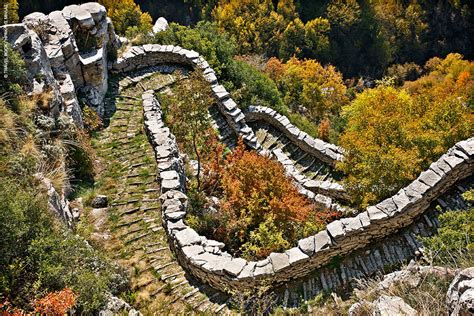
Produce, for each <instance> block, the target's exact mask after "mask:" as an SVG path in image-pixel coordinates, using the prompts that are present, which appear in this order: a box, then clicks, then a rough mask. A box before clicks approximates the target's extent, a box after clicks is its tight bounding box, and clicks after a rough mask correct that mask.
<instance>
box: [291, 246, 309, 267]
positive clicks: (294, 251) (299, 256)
mask: <svg viewBox="0 0 474 316" xmlns="http://www.w3.org/2000/svg"><path fill="white" fill-rule="evenodd" d="M285 254H286V255H287V256H288V262H289V263H290V265H293V264H296V263H300V262H302V261H305V260H308V259H309V256H308V255H306V254H305V253H304V252H303V251H301V249H300V248H298V247H293V248H291V249H288V250H287V251H285Z"/></svg>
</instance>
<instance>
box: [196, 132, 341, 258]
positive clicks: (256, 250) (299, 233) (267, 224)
mask: <svg viewBox="0 0 474 316" xmlns="http://www.w3.org/2000/svg"><path fill="white" fill-rule="evenodd" d="M204 160H205V161H206V163H205V164H204V177H203V178H204V179H203V180H204V181H203V189H204V191H205V192H206V193H207V195H208V196H216V195H217V196H220V197H221V199H220V207H219V210H218V211H217V212H215V213H214V214H212V216H211V217H207V219H206V217H205V216H201V217H200V218H199V216H197V219H196V218H195V217H194V218H193V220H192V221H191V222H193V221H196V220H197V221H198V222H199V221H201V222H200V223H199V224H197V225H192V226H194V227H195V228H196V229H197V230H198V231H200V232H201V233H203V232H204V233H205V234H207V235H212V236H211V237H212V238H215V239H217V240H220V241H223V242H224V243H225V244H226V245H227V247H228V248H229V249H228V250H229V251H231V252H233V253H234V254H236V255H242V256H244V257H246V258H249V259H251V258H252V259H255V258H262V257H266V256H267V255H269V254H270V253H271V252H276V251H283V250H285V249H287V248H288V247H290V246H291V245H292V244H293V243H294V242H295V241H296V240H298V239H299V238H302V237H304V236H308V235H309V234H312V233H315V232H317V231H319V230H321V229H322V228H324V225H325V223H327V222H329V221H331V220H333V219H334V218H337V217H338V216H340V214H336V213H331V212H330V211H319V210H315V208H314V205H313V204H312V203H311V202H310V201H309V200H308V199H307V198H306V197H304V196H303V195H301V194H300V193H299V192H298V190H297V188H296V187H295V186H294V185H293V183H292V180H291V179H290V178H288V176H286V174H285V170H284V168H283V166H282V165H281V164H279V163H278V162H277V161H275V160H272V159H271V158H269V157H264V156H261V155H259V154H258V153H256V152H254V151H247V150H245V146H244V144H243V142H242V141H241V140H240V141H239V144H238V146H237V147H236V148H235V149H234V151H233V152H231V153H227V155H225V151H224V146H223V145H222V144H220V143H219V142H217V141H216V140H215V139H214V140H212V141H209V142H208V144H207V151H206V156H205V159H204ZM206 220H207V222H205V223H203V221H206ZM209 222H210V223H209Z"/></svg>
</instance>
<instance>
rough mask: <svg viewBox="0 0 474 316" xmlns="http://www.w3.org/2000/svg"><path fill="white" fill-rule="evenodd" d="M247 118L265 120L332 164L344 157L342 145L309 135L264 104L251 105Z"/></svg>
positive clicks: (249, 119)
mask: <svg viewBox="0 0 474 316" xmlns="http://www.w3.org/2000/svg"><path fill="white" fill-rule="evenodd" d="M245 119H246V120H247V122H253V121H264V122H266V123H268V124H270V125H272V126H274V127H276V128H277V129H279V130H280V131H281V132H282V133H284V134H285V135H286V136H287V137H288V138H289V139H290V140H291V141H292V142H293V143H294V144H296V145H297V146H298V147H300V148H301V149H303V150H304V151H306V152H308V153H310V154H311V155H313V156H315V157H317V158H318V159H320V160H322V161H324V162H325V163H327V164H329V165H331V166H334V164H335V163H336V162H337V161H340V160H342V158H343V154H344V151H343V149H342V148H341V147H338V146H336V145H333V144H330V143H326V142H325V141H322V140H321V139H318V138H313V137H311V136H309V135H308V134H307V133H305V132H303V131H301V130H300V129H299V128H298V127H296V126H294V125H293V124H291V123H290V120H289V119H288V118H287V117H286V116H284V115H281V114H279V113H278V112H276V111H275V110H272V109H270V108H267V107H264V106H249V108H248V109H247V110H246V111H245Z"/></svg>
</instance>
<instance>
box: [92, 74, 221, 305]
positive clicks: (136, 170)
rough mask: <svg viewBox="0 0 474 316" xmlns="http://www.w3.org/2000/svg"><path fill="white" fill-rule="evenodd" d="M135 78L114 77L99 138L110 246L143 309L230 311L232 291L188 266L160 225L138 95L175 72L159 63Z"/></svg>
mask: <svg viewBox="0 0 474 316" xmlns="http://www.w3.org/2000/svg"><path fill="white" fill-rule="evenodd" d="M167 69H171V68H167ZM164 72H165V71H164ZM170 72H171V71H170ZM143 75H144V73H142V76H143ZM134 78H137V76H122V77H117V78H114V80H113V81H111V83H110V87H111V88H110V90H109V91H114V92H112V93H116V94H115V95H113V94H109V95H108V96H107V102H108V105H109V106H107V107H106V115H107V114H108V115H109V116H110V118H109V120H108V122H109V125H108V127H107V128H106V129H105V130H103V131H102V132H101V133H100V135H99V137H98V141H97V142H96V144H95V146H96V149H97V151H98V153H99V156H100V160H101V162H102V163H103V164H104V169H103V171H102V173H101V176H100V180H99V181H98V185H99V187H100V189H101V192H104V193H105V194H107V195H108V196H109V200H111V203H110V206H109V208H108V214H109V216H108V225H107V226H108V227H109V229H110V235H111V238H110V241H109V244H110V247H112V249H113V250H114V252H115V254H116V256H115V258H116V259H117V260H118V261H119V262H120V263H121V264H122V265H123V266H125V267H128V268H129V270H130V271H131V272H132V288H133V292H134V293H135V296H136V305H137V307H140V306H147V308H146V309H145V310H143V311H142V312H143V313H144V314H170V313H171V314H192V313H195V312H198V313H205V314H229V313H230V311H229V309H228V308H227V302H228V301H229V297H228V296H227V295H225V294H223V293H221V292H218V291H216V290H214V289H212V288H210V287H209V286H206V285H203V284H201V283H199V282H198V281H196V280H195V279H194V278H193V277H192V276H190V275H189V274H188V273H186V271H184V270H183V268H182V267H181V266H180V265H179V264H178V262H177V261H176V259H175V256H174V253H173V252H172V251H171V250H170V248H169V246H168V243H167V237H166V234H165V232H164V231H163V227H162V225H161V221H162V219H161V211H160V202H159V200H158V196H159V183H158V182H157V180H156V179H157V175H156V163H155V160H154V154H153V150H152V148H151V146H150V144H149V143H148V140H147V137H146V135H145V133H144V130H143V113H142V111H143V109H142V105H141V99H140V98H139V96H141V93H142V92H143V91H145V90H148V89H155V90H160V89H162V88H165V87H166V86H168V85H170V84H172V83H173V82H174V80H175V78H174V76H170V75H169V74H166V72H165V74H161V73H159V72H157V70H156V69H153V70H151V71H150V72H149V73H148V74H146V76H145V78H141V79H140V80H139V81H136V82H134ZM119 91H120V92H119Z"/></svg>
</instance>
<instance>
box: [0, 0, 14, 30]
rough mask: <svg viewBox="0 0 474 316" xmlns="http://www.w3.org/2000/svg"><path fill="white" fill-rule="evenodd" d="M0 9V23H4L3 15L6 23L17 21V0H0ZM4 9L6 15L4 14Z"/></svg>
mask: <svg viewBox="0 0 474 316" xmlns="http://www.w3.org/2000/svg"><path fill="white" fill-rule="evenodd" d="M0 9H1V10H2V11H1V12H2V16H1V19H0V25H3V24H5V23H4V22H5V19H4V18H5V17H6V22H7V23H6V24H11V23H18V21H19V17H18V0H0ZM5 10H6V16H5V14H4V13H5Z"/></svg>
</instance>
